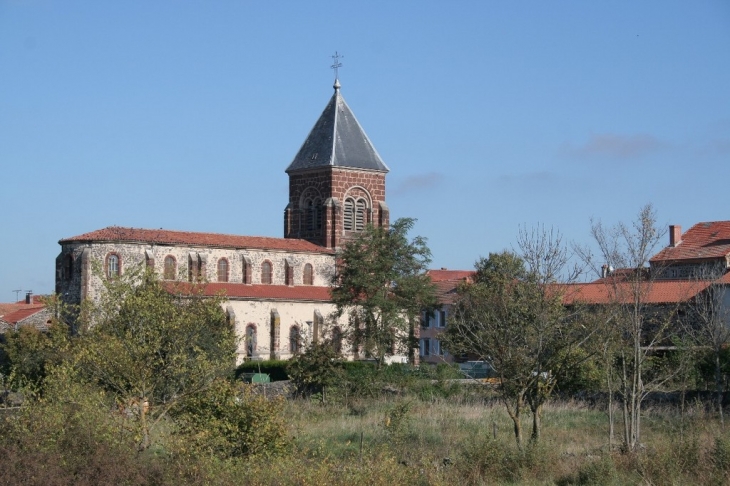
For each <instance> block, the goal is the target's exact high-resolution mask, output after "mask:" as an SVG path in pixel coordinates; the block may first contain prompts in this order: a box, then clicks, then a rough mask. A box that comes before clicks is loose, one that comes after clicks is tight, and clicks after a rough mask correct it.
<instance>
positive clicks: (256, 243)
mask: <svg viewBox="0 0 730 486" xmlns="http://www.w3.org/2000/svg"><path fill="white" fill-rule="evenodd" d="M92 241H94V242H102V241H103V242H111V241H114V242H130V243H154V244H158V245H190V246H208V247H215V248H256V249H261V250H282V251H295V252H299V251H301V252H316V253H333V251H332V250H328V249H326V248H323V247H321V246H319V245H315V244H314V243H310V242H308V241H306V240H299V239H295V238H270V237H266V236H238V235H225V234H220V233H193V232H189V231H171V230H163V229H159V230H156V229H142V228H124V227H121V226H109V227H107V228H103V229H100V230H96V231H92V232H90V233H84V234H82V235H79V236H72V237H71V238H64V239H62V240H60V241H59V242H58V243H59V244H64V243H74V242H92Z"/></svg>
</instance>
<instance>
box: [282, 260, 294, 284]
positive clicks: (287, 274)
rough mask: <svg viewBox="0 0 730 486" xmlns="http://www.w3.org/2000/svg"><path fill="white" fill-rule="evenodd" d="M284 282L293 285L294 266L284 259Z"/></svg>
mask: <svg viewBox="0 0 730 486" xmlns="http://www.w3.org/2000/svg"><path fill="white" fill-rule="evenodd" d="M284 284H286V285H294V266H293V265H291V264H290V263H289V261H288V260H285V261H284Z"/></svg>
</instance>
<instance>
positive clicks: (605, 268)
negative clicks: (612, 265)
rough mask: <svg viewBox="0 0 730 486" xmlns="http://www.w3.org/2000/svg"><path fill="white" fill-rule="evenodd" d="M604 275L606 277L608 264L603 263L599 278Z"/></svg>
mask: <svg viewBox="0 0 730 486" xmlns="http://www.w3.org/2000/svg"><path fill="white" fill-rule="evenodd" d="M606 277H608V265H606V264H605V263H604V264H603V266H601V278H606Z"/></svg>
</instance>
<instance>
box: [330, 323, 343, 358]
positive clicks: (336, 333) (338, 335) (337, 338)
mask: <svg viewBox="0 0 730 486" xmlns="http://www.w3.org/2000/svg"><path fill="white" fill-rule="evenodd" d="M332 348H333V349H334V350H335V353H341V352H342V331H341V330H340V328H339V327H335V328H333V329H332Z"/></svg>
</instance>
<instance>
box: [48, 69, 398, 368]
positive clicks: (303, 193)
mask: <svg viewBox="0 0 730 486" xmlns="http://www.w3.org/2000/svg"><path fill="white" fill-rule="evenodd" d="M340 87H341V86H340V83H339V80H337V79H336V80H335V83H334V86H333V88H334V94H333V95H332V97H331V98H330V100H329V102H328V103H327V105H326V107H325V109H324V111H323V112H322V114H321V115H320V117H319V118H318V119H317V121H316V123H315V124H314V127H313V128H312V130H311V131H310V133H309V135H308V136H307V138H306V139H305V141H304V143H303V144H302V146H301V148H300V149H299V151H298V153H297V154H296V156H295V157H294V160H293V161H292V162H291V163H290V164H289V166H288V167H287V169H286V173H287V175H288V177H289V198H288V201H287V204H286V207H285V210H284V236H283V238H274V237H262V236H241V235H229V234H213V233H200V232H190V231H176V230H166V229H159V230H157V229H141V228H123V227H116V226H110V227H107V228H103V229H99V230H95V231H91V232H88V233H84V234H81V235H77V236H72V237H68V238H63V239H61V240H60V241H59V244H60V245H61V252H60V253H59V255H58V257H57V258H56V293H57V294H58V295H61V296H63V298H64V300H65V301H66V302H68V303H71V304H78V303H80V302H82V301H83V300H85V299H91V300H96V299H98V298H99V296H100V293H101V292H102V290H103V281H104V279H109V278H114V277H116V276H119V275H121V274H123V273H125V272H126V271H128V269H130V268H133V267H143V266H146V267H147V268H150V269H153V270H154V271H155V272H156V273H157V274H158V275H159V276H160V278H162V279H164V280H166V281H169V282H170V284H171V285H172V284H175V283H179V282H206V283H207V285H205V286H204V289H205V290H204V292H205V293H206V294H208V295H218V294H220V293H222V294H223V295H224V296H225V303H224V308H225V312H226V313H227V316H228V319H229V320H230V322H231V323H232V324H233V325H234V326H235V329H236V331H237V333H238V335H239V336H240V337H241V338H243V339H242V340H241V345H240V347H239V349H238V361H239V362H240V361H243V360H245V359H253V360H258V359H268V358H271V359H286V358H289V357H291V356H292V355H295V354H297V353H298V352H299V351H300V350H301V349H302V346H303V344H304V343H305V342H306V341H307V340H317V339H319V338H320V337H322V336H325V335H327V336H329V337H332V338H333V339H334V340H335V341H338V342H339V341H341V340H342V336H343V334H344V333H343V332H342V331H343V325H344V324H343V323H346V322H347V316H342V317H341V321H340V322H332V321H330V316H331V315H333V311H334V310H335V306H334V305H333V304H332V303H331V299H330V291H329V290H330V287H329V286H330V282H331V279H332V276H333V274H334V272H335V253H336V250H337V249H338V248H340V247H341V246H342V245H343V244H344V243H345V242H347V241H348V240H349V239H351V238H352V237H354V236H355V235H357V234H358V233H359V232H360V231H362V230H363V229H364V228H365V226H366V225H367V224H373V225H375V226H382V227H386V226H387V225H388V224H389V210H388V206H387V204H386V201H385V176H386V174H387V172H388V171H389V169H388V167H387V166H386V165H385V163H384V162H383V161H382V159H381V157H380V155H379V154H378V152H377V151H376V150H375V148H374V146H373V144H372V143H371V142H370V139H369V138H368V137H367V135H366V134H365V131H364V130H363V129H362V127H361V126H360V124H359V122H358V121H357V119H356V118H355V116H354V114H353V112H352V111H351V110H350V107H349V106H348V105H347V103H346V102H345V100H344V98H343V97H342V94H341V93H340ZM342 350H343V352H345V353H346V354H348V355H349V356H350V357H353V356H356V355H357V351H358V350H357V349H352V345H349V346H348V345H346V344H343V345H342Z"/></svg>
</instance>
